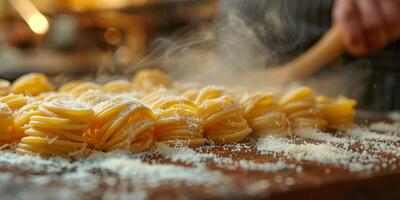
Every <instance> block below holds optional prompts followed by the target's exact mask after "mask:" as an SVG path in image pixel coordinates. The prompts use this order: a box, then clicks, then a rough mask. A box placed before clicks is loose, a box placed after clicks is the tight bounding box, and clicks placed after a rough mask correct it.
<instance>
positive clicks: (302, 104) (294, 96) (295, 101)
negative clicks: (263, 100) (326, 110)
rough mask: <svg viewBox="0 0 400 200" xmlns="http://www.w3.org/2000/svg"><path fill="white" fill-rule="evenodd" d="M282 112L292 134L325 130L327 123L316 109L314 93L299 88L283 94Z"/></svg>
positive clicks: (318, 109) (306, 88)
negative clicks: (289, 124) (304, 130)
mask: <svg viewBox="0 0 400 200" xmlns="http://www.w3.org/2000/svg"><path fill="white" fill-rule="evenodd" d="M279 103H280V106H281V108H282V111H283V112H284V113H285V114H286V116H287V117H288V118H289V120H290V122H291V127H292V130H293V131H294V133H296V129H302V128H316V129H322V130H323V129H325V128H326V127H327V122H326V121H325V120H324V119H323V117H322V114H321V112H320V108H318V105H317V100H316V96H315V93H314V91H312V90H311V89H310V88H308V87H301V88H298V89H295V90H292V91H289V92H288V93H286V94H284V95H283V97H282V98H281V100H280V102H279Z"/></svg>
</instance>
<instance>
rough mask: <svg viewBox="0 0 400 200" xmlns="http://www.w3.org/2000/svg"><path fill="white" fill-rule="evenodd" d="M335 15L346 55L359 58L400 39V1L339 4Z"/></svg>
mask: <svg viewBox="0 0 400 200" xmlns="http://www.w3.org/2000/svg"><path fill="white" fill-rule="evenodd" d="M332 15H333V19H334V23H335V24H336V25H338V26H339V27H340V28H341V30H342V34H343V40H344V45H345V47H346V49H347V51H349V52H350V53H351V54H353V55H356V56H361V55H366V54H369V53H372V52H374V51H377V50H380V49H382V48H384V47H385V46H386V45H388V44H389V43H390V42H391V41H393V40H396V39H398V38H399V37H400V0H336V2H335V6H334V9H333V13H332Z"/></svg>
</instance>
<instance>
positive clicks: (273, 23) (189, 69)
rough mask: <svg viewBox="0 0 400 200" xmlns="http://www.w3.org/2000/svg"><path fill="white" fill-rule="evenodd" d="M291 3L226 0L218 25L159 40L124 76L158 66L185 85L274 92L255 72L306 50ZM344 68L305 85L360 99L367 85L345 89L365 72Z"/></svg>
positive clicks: (360, 78) (261, 0)
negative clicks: (219, 86)
mask: <svg viewBox="0 0 400 200" xmlns="http://www.w3.org/2000/svg"><path fill="white" fill-rule="evenodd" d="M289 3H290V2H286V1H263V0H248V1H244V0H231V1H221V3H220V4H221V5H220V8H219V14H218V17H217V19H216V20H215V21H214V23H213V24H203V25H202V26H201V28H200V29H199V30H196V31H193V32H190V33H186V34H184V35H180V36H179V39H176V37H174V36H177V35H178V34H177V35H174V36H173V37H170V38H162V39H158V40H156V41H155V42H154V43H153V47H154V48H153V49H154V50H153V51H152V52H151V53H150V54H149V55H148V56H147V57H146V58H144V59H143V60H142V61H140V62H138V63H136V64H135V65H133V66H132V67H130V68H129V69H127V70H126V71H125V73H128V74H132V73H133V72H135V71H136V70H138V69H140V68H154V67H157V68H162V69H164V70H165V71H167V72H168V73H169V74H171V75H172V76H173V77H174V78H175V79H177V80H180V81H190V82H199V83H204V84H217V85H223V86H228V87H238V86H239V87H246V88H248V89H257V90H259V89H263V90H271V91H273V88H271V87H268V86H270V85H269V84H268V83H269V81H268V80H265V79H263V78H262V76H257V74H254V70H259V69H264V68H266V67H268V66H269V67H271V66H276V65H278V64H280V63H282V62H285V61H287V60H289V59H292V57H290V56H289V55H288V54H287V52H289V51H291V50H294V49H297V48H299V46H301V45H300V43H301V42H302V41H303V39H304V37H303V32H302V31H298V30H299V29H298V24H297V23H296V21H295V19H293V18H292V17H291V16H292V15H290V13H289V11H288V10H287V6H288V5H287V4H289ZM327 15H329V13H327ZM296 27H297V29H296ZM300 30H301V29H300ZM295 31H296V32H295ZM182 38H183V39H182ZM292 56H293V55H292ZM343 65H344V64H343V63H341V62H338V63H336V64H333V65H332V66H334V67H336V69H334V70H333V71H335V73H332V70H331V71H330V72H329V73H325V74H321V75H320V76H319V77H320V79H319V80H318V79H317V80H318V81H315V78H314V79H311V81H309V82H307V83H306V84H308V85H310V86H311V87H314V86H315V88H316V89H317V90H319V91H323V93H325V94H329V95H338V94H344V95H349V96H351V97H357V96H358V95H359V94H360V93H361V92H362V91H361V90H362V88H363V87H356V88H358V91H356V92H352V93H348V92H347V91H345V89H346V88H347V89H349V87H346V86H348V85H353V86H354V85H357V86H360V84H354V82H355V80H359V82H361V81H362V78H363V77H364V75H365V73H366V71H365V70H363V69H361V68H353V67H352V66H345V67H340V66H343ZM356 65H357V66H360V65H361V66H365V65H366V64H365V63H356ZM338 66H339V67H338ZM343 69H345V70H343ZM276 78H279V77H276ZM349 81H352V84H350V83H349ZM321 83H323V84H321ZM298 84H304V83H298ZM350 88H351V87H350ZM351 89H353V88H351ZM352 91H354V90H352Z"/></svg>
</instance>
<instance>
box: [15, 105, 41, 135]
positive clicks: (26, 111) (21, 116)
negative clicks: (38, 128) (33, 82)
mask: <svg viewBox="0 0 400 200" xmlns="http://www.w3.org/2000/svg"><path fill="white" fill-rule="evenodd" d="M41 104H42V102H41V101H33V102H29V103H27V104H26V105H24V106H22V107H21V108H20V109H18V110H16V111H15V112H14V114H13V116H14V134H15V135H16V137H17V138H18V139H20V138H22V137H24V136H25V131H26V129H27V128H28V124H29V121H30V119H31V117H32V116H35V115H36V116H38V115H40V112H39V106H40V105H41Z"/></svg>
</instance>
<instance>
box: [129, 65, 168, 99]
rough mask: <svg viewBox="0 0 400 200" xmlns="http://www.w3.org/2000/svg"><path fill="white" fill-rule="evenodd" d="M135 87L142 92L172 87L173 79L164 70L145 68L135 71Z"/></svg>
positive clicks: (133, 79)
mask: <svg viewBox="0 0 400 200" xmlns="http://www.w3.org/2000/svg"><path fill="white" fill-rule="evenodd" d="M132 82H133V85H134V87H136V88H137V89H139V90H140V91H142V92H145V93H146V92H151V91H154V90H157V89H158V88H171V87H172V86H173V81H172V80H171V79H170V78H169V77H168V76H167V75H166V74H165V73H164V72H162V71H160V70H157V69H145V70H140V71H138V72H136V73H135V75H134V76H133V78H132Z"/></svg>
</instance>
